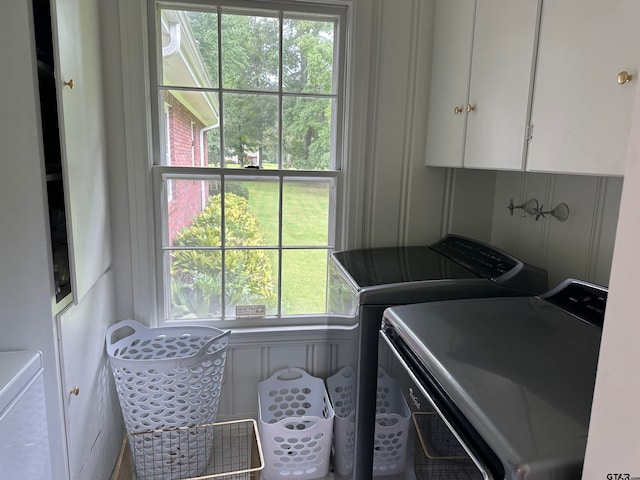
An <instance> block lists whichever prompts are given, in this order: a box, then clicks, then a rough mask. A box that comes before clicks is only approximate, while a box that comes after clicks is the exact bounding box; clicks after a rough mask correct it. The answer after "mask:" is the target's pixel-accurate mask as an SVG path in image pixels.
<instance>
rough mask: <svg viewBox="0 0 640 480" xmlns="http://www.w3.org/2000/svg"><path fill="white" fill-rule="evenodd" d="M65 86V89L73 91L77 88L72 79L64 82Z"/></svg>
mask: <svg viewBox="0 0 640 480" xmlns="http://www.w3.org/2000/svg"><path fill="white" fill-rule="evenodd" d="M64 86H65V87H69V88H70V89H71V90H73V89H74V87H75V86H76V84H75V82H74V81H73V78H72V79H71V80H69V81H68V82H64Z"/></svg>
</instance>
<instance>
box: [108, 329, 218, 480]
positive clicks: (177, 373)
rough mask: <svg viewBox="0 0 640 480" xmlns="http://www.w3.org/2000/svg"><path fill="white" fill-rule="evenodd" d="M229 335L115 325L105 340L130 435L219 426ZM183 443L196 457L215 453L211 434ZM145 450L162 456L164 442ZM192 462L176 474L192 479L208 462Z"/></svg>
mask: <svg viewBox="0 0 640 480" xmlns="http://www.w3.org/2000/svg"><path fill="white" fill-rule="evenodd" d="M229 333H230V332H223V331H222V330H219V329H217V328H213V327H199V326H179V327H161V328H147V327H145V326H144V325H142V324H140V323H138V322H135V321H133V320H123V321H121V322H118V323H116V324H115V325H112V326H111V327H110V328H109V329H108V330H107V335H106V344H107V353H108V355H109V362H110V364H111V370H112V373H113V378H114V381H115V384H116V390H117V392H118V398H119V400H120V408H121V410H122V415H123V417H124V421H125V427H126V429H127V433H129V434H132V433H139V432H148V431H154V430H166V429H172V428H179V427H191V426H194V425H202V424H211V423H213V422H215V418H216V414H217V411H218V403H219V399H220V391H221V388H222V379H223V374H224V365H225V358H226V350H227V345H228V343H229ZM139 438H140V439H141V438H142V437H139ZM181 441H182V442H184V447H185V448H187V447H188V448H189V449H190V450H191V451H194V452H195V451H199V450H202V451H203V452H208V451H210V450H211V435H210V434H208V433H207V432H206V431H205V432H204V433H202V434H201V435H193V434H190V435H188V436H184V437H183V438H181ZM136 447H140V446H136ZM145 448H146V450H147V451H149V452H154V451H156V452H157V451H162V450H163V444H162V437H161V436H157V441H156V442H152V444H149V445H145ZM139 451H145V449H142V448H139ZM193 458H194V462H196V460H195V459H196V458H197V462H196V463H193V462H190V461H188V460H187V461H185V462H184V464H183V467H181V471H180V472H177V473H176V475H178V474H180V475H183V474H184V472H188V473H189V476H193V475H194V474H195V473H197V472H198V471H199V470H200V469H201V468H204V467H206V465H207V463H208V461H209V459H208V458H207V456H206V455H197V456H194V457H193ZM148 460H149V459H148V458H146V456H145V455H142V456H139V457H136V458H135V459H134V462H135V464H136V466H137V467H138V466H140V467H141V466H142V465H145V462H148ZM145 470H148V468H145ZM157 473H158V478H162V479H168V478H183V477H180V476H174V475H173V474H171V475H169V476H167V472H166V470H163V469H162V468H161V467H159V471H158V472H157ZM183 476H184V475H183Z"/></svg>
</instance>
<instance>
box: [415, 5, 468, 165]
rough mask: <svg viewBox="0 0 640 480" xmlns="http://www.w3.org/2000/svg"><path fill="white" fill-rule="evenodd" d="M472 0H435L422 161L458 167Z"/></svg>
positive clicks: (464, 107) (466, 82)
mask: <svg viewBox="0 0 640 480" xmlns="http://www.w3.org/2000/svg"><path fill="white" fill-rule="evenodd" d="M475 10H476V2H475V0H436V3H435V21H434V34H433V60H432V64H431V90H430V99H429V123H428V127H427V146H426V164H427V166H435V167H462V166H463V155H464V137H465V130H466V124H467V115H466V106H467V100H468V95H469V77H470V75H471V51H472V44H473V25H474V18H475Z"/></svg>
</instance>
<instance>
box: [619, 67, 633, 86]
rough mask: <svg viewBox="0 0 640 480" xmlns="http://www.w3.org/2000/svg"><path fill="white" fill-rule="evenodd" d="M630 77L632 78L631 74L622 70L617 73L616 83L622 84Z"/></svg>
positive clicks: (628, 80) (629, 79)
mask: <svg viewBox="0 0 640 480" xmlns="http://www.w3.org/2000/svg"><path fill="white" fill-rule="evenodd" d="M632 78H633V75H631V74H630V73H629V72H627V71H624V70H623V71H622V72H620V73H619V74H618V83H619V84H620V85H624V84H625V83H627V82H630V81H631V79H632Z"/></svg>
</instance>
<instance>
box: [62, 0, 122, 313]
mask: <svg viewBox="0 0 640 480" xmlns="http://www.w3.org/2000/svg"><path fill="white" fill-rule="evenodd" d="M51 10H52V12H51V14H52V20H53V21H52V23H53V37H54V38H53V44H54V47H55V53H56V55H57V58H56V65H57V72H58V89H59V92H58V99H59V111H60V119H61V121H60V134H61V149H62V165H63V176H64V180H65V188H66V198H67V213H68V215H67V221H68V222H69V229H68V230H69V232H70V244H71V249H70V250H71V255H70V262H71V271H72V285H73V295H74V301H75V302H76V303H77V302H79V301H80V300H81V299H82V298H83V297H84V296H85V294H86V293H87V292H88V291H89V289H91V287H92V286H93V284H94V283H95V282H96V281H97V280H98V278H100V276H101V275H102V274H103V273H104V272H105V271H106V270H107V268H108V267H109V265H110V264H111V255H112V252H111V247H110V220H109V209H108V204H107V202H108V198H109V196H108V192H107V167H106V165H107V158H106V140H105V131H104V123H105V119H104V107H103V102H104V101H105V99H104V95H103V88H102V70H101V61H100V59H101V49H100V23H99V2H97V1H86V0H84V1H83V0H51Z"/></svg>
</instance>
